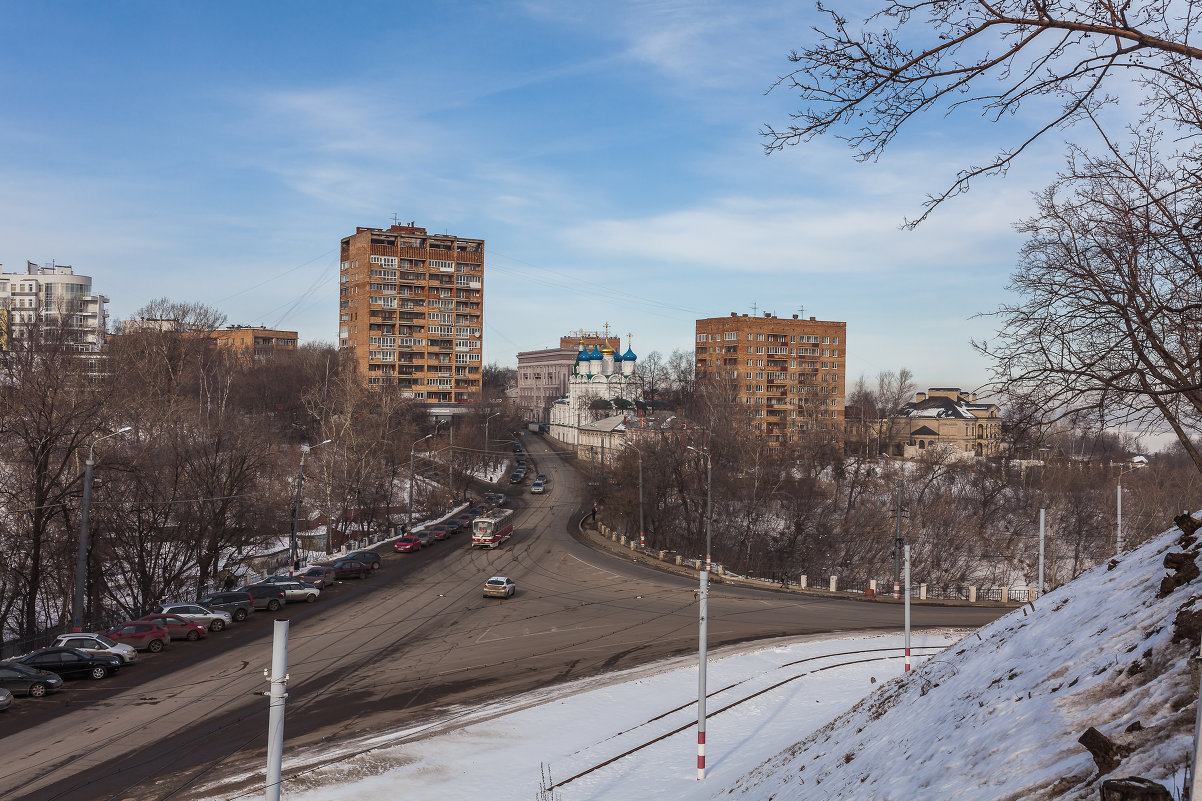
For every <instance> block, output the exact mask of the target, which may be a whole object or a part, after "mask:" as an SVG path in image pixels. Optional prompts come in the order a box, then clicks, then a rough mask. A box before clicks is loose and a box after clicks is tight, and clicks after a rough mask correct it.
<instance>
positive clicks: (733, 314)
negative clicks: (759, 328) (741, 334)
mask: <svg viewBox="0 0 1202 801" xmlns="http://www.w3.org/2000/svg"><path fill="white" fill-rule="evenodd" d="M730 316H731V317H738V316H739V313H738V312H731V313H730Z"/></svg>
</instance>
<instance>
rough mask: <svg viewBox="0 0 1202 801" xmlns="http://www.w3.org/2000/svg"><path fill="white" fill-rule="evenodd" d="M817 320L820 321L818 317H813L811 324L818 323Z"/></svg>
mask: <svg viewBox="0 0 1202 801" xmlns="http://www.w3.org/2000/svg"><path fill="white" fill-rule="evenodd" d="M817 320H818V318H817V317H811V318H810V322H811V323H813V322H817Z"/></svg>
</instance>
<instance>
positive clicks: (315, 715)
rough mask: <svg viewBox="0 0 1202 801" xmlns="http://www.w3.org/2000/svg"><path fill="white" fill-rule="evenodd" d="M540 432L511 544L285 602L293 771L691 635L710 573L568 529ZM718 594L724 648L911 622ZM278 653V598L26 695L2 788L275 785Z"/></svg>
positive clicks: (6, 736)
mask: <svg viewBox="0 0 1202 801" xmlns="http://www.w3.org/2000/svg"><path fill="white" fill-rule="evenodd" d="M526 442H527V446H528V451H529V453H530V454H531V456H532V458H533V459H534V461H535V463H536V464H537V466H538V470H536V471H534V472H540V471H541V472H545V473H547V474H548V475H549V476H550V477H551V483H550V489H551V491H550V492H549V494H547V495H542V496H532V495H523V496H522V499H521V502H522V504H523V506H522V508H521V509H520V510H519V511H518V512H517V513H516V519H517V526H516V530H515V534H514V536H513V538H512V539H510V541H509V542H508V543H506V544H505V545H503V546H501V547H499V548H497V549H495V550H473V549H471V547H470V544H469V539H470V538H469V537H468V536H467V535H466V534H459V535H456V536H455V537H454V538H452V539H451V540H448V541H447V542H442V543H437V544H435V546H434V547H433V548H431V549H429V550H423V551H422V552H421V553H418V554H395V555H394V554H391V553H389V554H388V555H387V556H386V557H385V564H384V567H383V568H382V569H381V570H380V571H377V575H375V576H373V577H372V578H371V579H367V580H364V581H358V582H347V583H344V584H341V585H339V586H337V587H334V588H333V589H331V590H330V591H328V592H327V593H325V594H324V595H325V596H329V597H323V598H322V599H321V600H320V601H318V603H316V604H312V605H299V606H288V607H285V609H284V610H282V611H281V612H280V613H279V614H278V616H279V617H287V618H289V619H291V631H290V637H289V655H288V672H289V675H290V680H289V684H288V694H289V695H288V703H287V711H286V724H285V733H286V738H287V739H286V742H285V753H286V762H285V770H284V777H285V783H286V784H285V789H287V787H288V786H289V784H288V782H289V776H290V774H291V772H292V771H291V770H290V764H291V765H292V766H293V767H292V770H297V769H298V768H296V767H295V766H297V765H300V766H301V767H302V768H303V767H304V765H305V764H306V763H305V762H304V757H305V755H306V754H308V753H315V752H316V751H317V750H328V748H329V746H330V745H331V744H334V743H346V742H350V741H352V740H354V739H355V738H359V737H364V736H365V735H370V734H372V733H378V732H387V731H394V730H397V729H401V728H405V727H411V726H413V725H414V724H416V723H417V722H418V721H421V720H422V719H424V718H432V717H435V716H436V715H437V714H439V711H440V710H442V709H443V708H445V707H448V706H452V705H453V706H456V707H461V708H466V709H473V708H478V707H480V706H481V705H483V704H486V703H487V702H489V701H491V700H494V699H497V698H502V697H506V696H511V695H514V694H517V693H521V692H525V691H528V690H531V689H536V688H539V687H545V686H547V685H549V684H552V683H554V682H559V681H563V680H565V679H574V678H580V677H583V676H587V675H596V674H600V673H604V672H606V671H610V670H612V669H614V668H626V667H632V666H636V665H639V664H642V663H646V662H650V661H654V660H658V659H662V658H665V657H668V656H673V655H680V654H686V653H694V652H695V651H696V648H697V605H696V600H695V598H694V593H693V588H694V586H695V582H694V581H692V580H689V579H686V578H682V577H678V576H673V575H668V574H664V573H662V572H659V571H656V570H653V569H651V568H648V567H645V566H642V565H637V564H633V563H629V562H625V561H621V560H615V559H612V558H610V557H607V556H605V555H604V554H600V553H597V552H594V551H593V550H591V549H589V548H587V547H586V546H584V545H582V544H580V543H578V542H576V541H575V540H574V539H572V538H571V536H570V535H569V524H570V523H571V522H573V520H574V519H575V515H576V513H577V509H578V506H579V503H578V501H577V499H578V498H579V497H581V493H580V489H581V488H580V486H579V485H578V479H577V477H576V474H575V471H574V470H572V469H571V467H569V466H567V465H565V464H563V463H562V462H561V460H560V457H559V456H558V455H556V454H553V453H551V452H550V451H549V450H548V448H547V446H546V444H545V442H544V441H543V440H542V439H541V438H535V437H526ZM519 490H520V491H521V492H525V490H526V488H525V486H524V485H523V486H522V487H520V488H519ZM510 494H517V492H516V491H515V492H514V493H510ZM495 574H501V575H507V576H509V577H511V578H513V579H514V581H516V582H517V587H518V594H517V595H516V596H515V597H514V598H512V599H509V600H507V601H500V600H495V599H486V598H483V597H482V592H481V589H482V585H483V582H484V580H485V579H486V578H487V577H488V576H491V575H495ZM1004 611H1005V610H1000V609H986V608H975V609H972V608H954V607H915V608H913V609H912V612H911V614H912V621H913V624H914V625H915V626H916V627H924V626H949V627H950V626H977V625H981V624H983V623H986V622H988V621H990V620H992V619H994V618H996V617H998V616H999V615H1001V614H1002V613H1003V612H1004ZM709 612H710V621H709V642H710V646H711V647H717V646H720V645H723V644H729V643H735V642H740V641H745V640H749V639H758V638H766V637H778V636H791V635H799V634H808V633H820V632H831V631H843V630H852V629H884V628H891V629H896V628H899V627H900V625H901V622H902V621H901V608H900V607H899V606H896V605H890V604H872V603H862V602H856V601H846V600H839V599H816V598H807V597H800V596H796V595H791V594H783V593H775V592H771V591H763V590H755V589H744V588H734V587H730V586H724V585H716V586H713V587H712V588H711V595H710V605H709ZM270 661H271V625H270V616H269V615H267V614H264V613H257V614H256V615H254V616H252V617H251V619H250V620H249V621H248V622H247V623H244V624H241V625H235V626H234V627H232V628H231V629H230V630H229V631H226V632H220V633H218V634H214V635H211V637H210V638H209V639H208V640H207V641H205V642H200V643H180V644H178V645H177V646H175V647H173V648H172V649H171V650H170V651H169V652H165V653H164V654H160V655H157V656H151V657H146V658H145V663H144V664H136V665H133V666H132V667H130V668H128V669H125V670H123V671H121V673H120V674H118V675H117V676H115V677H113V678H111V679H108V680H106V681H104V682H78V681H77V682H73V683H70V684H68V685H67V687H66V688H65V690H64V691H63V692H60V693H59V694H58V695H56V696H51V697H48V698H45V699H41V700H33V699H24V698H21V699H18V700H17V701H16V703H14V705H13V708H12V709H10V710H9V711H8V712H6V713H3V714H2V715H0V754H4V758H3V759H0V801H18V799H20V800H21V801H25V799H29V800H30V801H33V800H34V799H36V801H85V800H87V801H91V800H92V799H106V800H107V799H122V800H126V799H139V800H140V799H167V798H175V799H188V798H200V797H208V796H220V797H222V798H235V797H239V796H241V797H246V798H256V797H261V796H262V793H263V790H262V780H263V763H264V759H265V757H264V752H265V747H266V728H267V699H266V697H265V696H264V695H263V694H264V693H265V692H266V691H267V689H268V685H267V682H266V680H265V679H264V675H263V674H264V669H265V668H267V667H268V665H269V664H270ZM315 747H316V748H315ZM293 781H294V782H295V784H293V785H291V786H297V787H299V786H301V784H302V782H303V781H304V778H301V779H296V780H293ZM243 794H244V795H243Z"/></svg>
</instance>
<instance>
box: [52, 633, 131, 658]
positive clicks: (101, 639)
mask: <svg viewBox="0 0 1202 801" xmlns="http://www.w3.org/2000/svg"><path fill="white" fill-rule="evenodd" d="M50 647H51V648H78V649H79V650H81V651H87V652H88V653H89V654H107V655H109V656H116V657H119V658H120V659H121V664H123V665H128V664H131V663H133V662H137V661H138V649H136V648H134V647H133V646H132V645H129V644H127V643H123V642H117V641H116V640H112V639H109V638H108V637H106V636H104V635H103V634H93V633H91V632H77V633H75V634H60V635H58V636H57V637H55V638H54V642H52V643H50Z"/></svg>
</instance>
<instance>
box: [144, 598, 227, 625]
mask: <svg viewBox="0 0 1202 801" xmlns="http://www.w3.org/2000/svg"><path fill="white" fill-rule="evenodd" d="M154 611H155V612H156V613H157V614H160V615H178V616H179V617H182V618H183V619H184V620H187V621H189V622H190V623H197V624H199V625H201V626H204V627H205V628H207V629H208V630H209V631H223V630H224V629H225V628H226V627H227V626H229V624H230V623H232V622H234V616H233V615H231V614H230V613H229V612H223V611H221V610H219V609H209V608H208V607H205V606H201V605H200V604H163V605H161V606H156V607H155V608H154Z"/></svg>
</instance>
